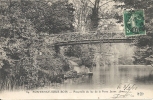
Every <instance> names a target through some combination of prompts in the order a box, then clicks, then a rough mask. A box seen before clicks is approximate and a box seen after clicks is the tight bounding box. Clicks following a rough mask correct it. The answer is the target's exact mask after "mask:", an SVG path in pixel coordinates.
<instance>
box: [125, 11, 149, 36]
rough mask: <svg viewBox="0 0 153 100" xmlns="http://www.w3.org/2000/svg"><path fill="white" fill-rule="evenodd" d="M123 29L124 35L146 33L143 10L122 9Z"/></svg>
mask: <svg viewBox="0 0 153 100" xmlns="http://www.w3.org/2000/svg"><path fill="white" fill-rule="evenodd" d="M124 31H125V35H126V36H135V35H145V34H146V30H145V20H144V10H129V11H127V10H125V11H124Z"/></svg>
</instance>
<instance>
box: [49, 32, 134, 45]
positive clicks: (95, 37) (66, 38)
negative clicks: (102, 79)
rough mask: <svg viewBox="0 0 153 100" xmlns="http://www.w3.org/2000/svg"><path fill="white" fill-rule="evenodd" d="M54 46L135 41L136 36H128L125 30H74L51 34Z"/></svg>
mask: <svg viewBox="0 0 153 100" xmlns="http://www.w3.org/2000/svg"><path fill="white" fill-rule="evenodd" d="M50 37H51V38H50V39H51V40H50V41H52V45H53V46H66V45H77V44H96V43H135V42H136V41H135V40H136V39H135V37H134V36H133V37H126V36H125V35H124V33H123V31H114V32H111V31H108V30H107V31H103V32H97V31H90V32H84V33H81V32H72V33H63V34H52V35H50Z"/></svg>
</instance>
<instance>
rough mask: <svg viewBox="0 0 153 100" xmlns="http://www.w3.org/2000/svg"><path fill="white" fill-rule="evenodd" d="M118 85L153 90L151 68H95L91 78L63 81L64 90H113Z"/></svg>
mask: <svg viewBox="0 0 153 100" xmlns="http://www.w3.org/2000/svg"><path fill="white" fill-rule="evenodd" d="M120 83H130V84H136V85H137V86H139V87H140V88H145V89H153V67H151V66H145V65H127V66H126V65H120V66H117V65H114V66H105V67H104V66H96V67H94V68H93V77H92V78H89V77H88V76H83V77H80V78H75V79H68V80H65V82H64V84H63V85H62V86H60V87H61V88H65V89H103V88H114V87H116V86H117V85H118V84H120Z"/></svg>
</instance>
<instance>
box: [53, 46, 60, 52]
mask: <svg viewBox="0 0 153 100" xmlns="http://www.w3.org/2000/svg"><path fill="white" fill-rule="evenodd" d="M54 50H55V52H56V53H57V54H59V53H60V47H59V46H57V45H55V46H54Z"/></svg>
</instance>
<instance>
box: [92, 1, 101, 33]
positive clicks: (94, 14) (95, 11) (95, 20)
mask: <svg viewBox="0 0 153 100" xmlns="http://www.w3.org/2000/svg"><path fill="white" fill-rule="evenodd" d="M99 2H100V0H95V4H94V7H93V8H92V14H91V18H90V19H91V27H90V31H96V30H97V28H98V22H99V18H98V15H99V12H98V10H99Z"/></svg>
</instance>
